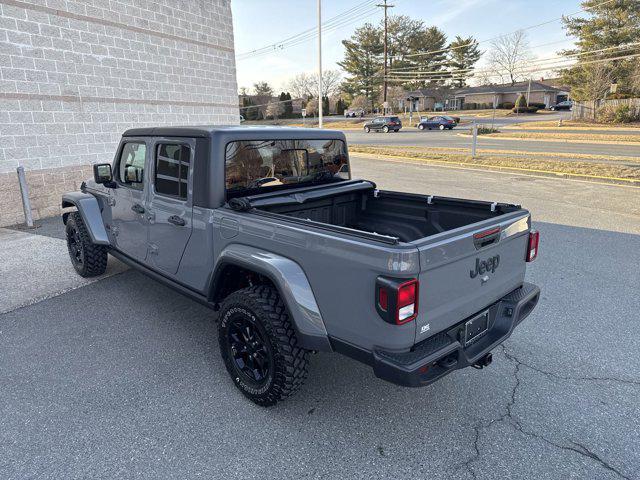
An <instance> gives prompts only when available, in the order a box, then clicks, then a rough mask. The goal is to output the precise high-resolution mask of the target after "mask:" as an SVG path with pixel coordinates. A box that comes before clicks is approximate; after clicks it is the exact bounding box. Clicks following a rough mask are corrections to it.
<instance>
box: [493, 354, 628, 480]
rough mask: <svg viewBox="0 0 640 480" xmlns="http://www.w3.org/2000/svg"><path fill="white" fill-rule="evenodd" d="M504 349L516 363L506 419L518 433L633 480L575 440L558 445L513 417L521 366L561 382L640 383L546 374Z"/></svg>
mask: <svg viewBox="0 0 640 480" xmlns="http://www.w3.org/2000/svg"><path fill="white" fill-rule="evenodd" d="M500 346H501V347H502V351H503V353H504V356H505V357H506V358H507V360H509V361H511V362H513V363H515V368H514V373H513V374H514V377H515V379H516V383H515V385H514V388H513V389H512V391H511V398H510V400H509V403H508V404H507V414H506V415H505V416H504V418H507V417H508V418H509V422H508V423H509V424H510V425H511V426H512V427H513V428H514V429H515V430H517V431H519V432H520V433H522V434H524V435H526V436H528V437H530V438H535V439H537V440H540V441H542V442H544V443H546V444H547V445H550V446H552V447H555V448H558V449H561V450H565V451H571V452H575V453H577V454H579V455H582V456H583V457H587V458H590V459H592V460H594V461H596V462H597V463H598V464H600V466H602V467H603V468H605V469H607V470H609V471H611V472H614V473H615V474H616V475H618V476H619V477H620V478H623V479H625V480H631V477H628V476H627V475H625V474H624V473H623V472H621V471H620V470H618V469H617V468H615V467H614V466H612V465H611V464H610V463H608V462H607V461H606V460H604V459H603V458H602V457H600V456H599V455H598V454H596V453H594V452H593V451H591V450H590V449H589V448H588V447H587V446H585V445H583V444H581V443H579V442H577V441H575V440H569V442H570V443H571V444H572V445H563V444H561V443H557V442H554V441H553V440H550V439H548V438H547V437H545V436H544V435H540V434H538V433H535V432H531V431H529V430H526V429H525V428H524V426H523V425H522V424H521V423H520V422H519V421H518V420H517V419H516V418H515V417H514V416H513V412H512V409H513V406H514V405H515V403H516V393H517V390H518V387H519V386H520V384H521V381H520V377H519V376H518V373H519V372H520V367H521V366H525V367H527V368H530V369H531V370H533V371H535V372H538V373H541V374H542V375H545V376H547V377H551V378H557V379H560V380H565V381H566V380H597V381H616V382H621V383H630V384H632V385H640V382H636V381H633V380H620V379H612V378H608V377H571V376H566V377H565V376H562V375H558V374H555V373H552V372H546V371H544V370H541V369H539V368H536V367H533V366H531V365H529V364H527V363H525V362H522V361H521V360H520V359H518V357H516V356H515V355H514V354H511V353H509V352H508V351H507V348H506V347H505V346H504V345H500Z"/></svg>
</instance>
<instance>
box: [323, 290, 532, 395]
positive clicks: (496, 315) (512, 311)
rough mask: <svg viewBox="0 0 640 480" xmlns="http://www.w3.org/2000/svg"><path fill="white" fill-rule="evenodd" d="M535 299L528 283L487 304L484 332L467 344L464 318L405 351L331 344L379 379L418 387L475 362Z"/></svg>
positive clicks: (510, 329) (506, 333)
mask: <svg viewBox="0 0 640 480" xmlns="http://www.w3.org/2000/svg"><path fill="white" fill-rule="evenodd" d="M539 298H540V289H539V288H538V287H537V286H536V285H533V284H531V283H525V284H524V285H523V286H522V287H520V288H518V289H516V290H514V291H513V292H511V293H509V294H508V295H506V296H504V297H503V298H501V299H500V300H499V301H497V302H496V303H494V304H493V305H491V306H490V307H488V308H489V328H488V329H487V331H486V333H485V334H484V335H483V336H481V337H479V338H478V339H477V340H476V341H474V342H473V343H471V344H469V345H467V346H465V345H464V325H465V323H466V322H467V320H468V319H465V320H463V321H462V322H460V323H458V324H457V325H455V326H453V327H452V328H450V329H449V330H446V331H443V332H440V333H438V334H436V335H434V336H433V337H430V338H428V339H427V340H425V341H423V342H421V343H419V344H418V345H416V346H415V347H414V348H413V350H412V351H409V352H403V353H396V352H386V351H382V350H374V351H373V352H367V351H363V350H361V349H359V348H357V347H354V346H352V345H348V344H345V343H343V342H340V341H336V340H335V339H332V345H333V347H334V349H335V350H336V351H338V352H341V353H344V354H346V355H348V356H350V357H353V358H355V359H357V360H360V361H363V362H364V363H367V364H369V365H371V366H372V367H373V371H374V373H375V375H376V376H377V377H379V378H382V379H383V380H387V381H389V382H391V383H395V384H397V385H402V386H406V387H421V386H425V385H429V384H430V383H433V382H435V381H436V380H438V379H440V378H442V377H444V376H445V375H447V374H449V373H451V372H453V371H454V370H458V369H460V368H464V367H469V366H472V365H475V364H477V363H478V362H479V361H480V360H481V359H482V358H483V357H485V356H486V355H487V354H488V353H489V352H490V351H491V350H493V349H494V348H495V347H497V346H498V345H500V344H501V343H502V342H504V341H505V340H506V339H507V338H509V336H511V333H512V332H513V329H514V328H515V327H516V326H517V325H518V324H519V323H520V322H522V320H524V319H525V318H526V317H527V316H528V315H529V314H530V313H531V312H532V311H533V309H534V308H535V306H536V304H537V303H538V299H539ZM483 310H484V309H483ZM478 313H480V312H478ZM472 317H473V316H472ZM472 317H470V318H472Z"/></svg>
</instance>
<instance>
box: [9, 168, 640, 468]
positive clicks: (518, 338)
mask: <svg viewBox="0 0 640 480" xmlns="http://www.w3.org/2000/svg"><path fill="white" fill-rule="evenodd" d="M353 162H354V173H355V176H359V177H364V178H369V179H371V180H374V181H376V182H377V184H378V185H379V187H380V188H385V189H394V190H406V191H413V192H421V193H430V194H434V195H448V196H453V197H462V198H477V199H483V200H496V201H506V202H514V203H521V204H523V205H524V206H525V207H526V208H529V209H530V210H531V212H532V214H533V216H534V220H535V222H534V223H535V226H536V228H538V229H539V230H540V231H541V247H540V248H541V253H540V257H539V259H538V260H537V261H536V262H535V263H533V264H531V265H530V268H529V269H528V273H527V277H528V278H527V279H528V281H531V282H534V283H536V284H538V285H540V286H541V288H542V292H543V293H542V298H541V301H540V304H539V306H538V307H537V309H536V310H535V311H534V313H533V314H532V315H531V316H530V317H529V318H528V319H527V320H526V321H525V322H524V323H523V324H522V325H521V326H520V327H519V328H518V329H517V330H516V332H515V333H514V335H513V336H512V337H511V338H510V339H509V340H508V341H507V342H506V344H505V345H504V347H503V348H498V349H496V351H495V352H494V362H493V364H492V365H491V366H490V367H489V368H487V369H484V370H481V371H478V370H473V369H466V370H462V371H458V372H455V373H453V374H452V375H449V376H448V377H445V378H444V379H442V380H441V381H439V382H437V383H435V384H434V385H432V386H429V387H426V388H422V389H406V388H401V387H397V386H394V385H391V384H388V383H385V382H383V381H381V380H378V379H377V378H375V377H374V375H373V373H372V372H371V370H370V369H369V368H368V367H365V366H363V365H361V364H359V363H357V362H355V361H352V360H349V359H347V358H345V357H342V356H340V355H338V354H318V355H315V356H313V357H312V361H311V368H310V374H309V379H308V381H307V384H306V385H305V386H304V387H303V388H302V390H301V391H300V392H299V393H298V394H297V395H296V396H295V397H293V398H291V399H289V400H287V401H286V402H283V403H281V404H279V405H278V406H276V407H274V408H270V409H263V408H260V407H257V406H255V405H253V404H251V403H249V402H248V401H246V400H245V399H244V397H242V396H241V394H240V393H239V392H237V391H236V389H235V388H234V387H233V385H232V382H231V380H230V379H229V378H228V376H227V374H226V371H225V370H224V366H223V364H222V360H221V359H220V356H219V352H218V345H217V339H216V334H215V329H216V326H215V323H214V322H213V316H212V312H211V311H209V310H207V309H205V308H204V307H202V306H200V305H198V304H196V303H194V302H192V301H190V300H188V299H186V298H184V297H182V296H180V295H179V294H177V293H175V292H173V291H171V290H169V289H167V288H165V287H163V286H161V285H159V284H157V283H155V282H153V281H152V280H149V279H147V278H146V277H144V276H143V275H141V274H139V273H137V272H134V271H131V270H125V269H122V267H121V266H119V265H117V264H113V265H112V266H111V267H110V273H112V274H113V275H111V276H109V277H107V278H104V279H101V280H99V281H97V282H93V283H76V282H75V281H74V280H72V279H70V278H67V276H71V275H73V273H72V271H71V270H70V267H69V269H68V270H64V267H63V266H62V264H60V265H61V266H59V267H55V268H53V267H51V266H50V265H43V266H42V268H41V269H37V270H38V271H39V273H29V272H27V271H26V270H28V268H27V267H26V266H25V264H26V262H29V261H32V262H33V261H36V262H58V261H59V260H60V259H65V260H66V258H65V255H66V248H65V245H64V242H63V241H62V240H61V239H59V238H56V237H59V236H60V232H61V229H60V227H59V226H56V225H59V224H58V223H57V221H52V222H45V224H46V226H45V227H43V228H42V229H40V230H36V233H37V234H42V235H41V236H42V237H43V239H42V240H41V242H43V244H44V245H46V248H47V249H48V250H47V251H48V252H52V253H50V254H48V255H47V256H44V255H38V252H37V251H35V250H34V251H32V252H29V251H26V252H21V253H20V254H21V255H23V257H22V258H23V260H21V261H16V260H15V258H13V256H12V258H9V255H7V257H6V262H11V261H13V262H14V263H13V264H14V265H15V268H12V269H9V268H8V267H7V265H8V263H5V264H4V266H3V267H2V268H3V269H2V270H0V272H1V273H2V276H1V280H0V292H4V293H2V294H1V295H0V307H2V308H4V309H3V310H0V311H5V313H3V314H1V315H0V366H1V368H0V427H1V428H0V478H2V479H24V478H38V479H45V478H52V479H53V478H55V479H60V478H180V479H182V478H192V477H197V476H200V477H203V478H229V479H231V478H243V479H247V478H257V479H263V478H394V479H404V478H429V479H444V478H461V479H481V478H484V479H496V478H509V479H530V478H538V479H568V478H576V479H592V478H594V479H595V478H598V479H619V478H624V479H635V478H640V401H638V398H639V395H640V374H639V372H640V359H639V357H638V352H639V345H640V341H639V340H638V337H636V335H637V332H638V323H639V322H640V300H639V296H638V290H639V289H638V286H639V285H640V268H639V266H638V251H640V189H637V188H630V187H621V186H614V185H600V184H595V183H585V182H579V181H569V180H562V179H553V178H537V177H531V176H522V175H517V174H508V173H498V172H478V171H473V170H465V169H453V168H442V167H433V166H427V165H421V164H417V163H400V162H382V161H377V160H370V159H367V158H363V157H354V159H353ZM14 233H15V232H14ZM14 233H11V232H9V233H7V231H6V230H5V231H4V234H5V235H9V236H10V235H13V234H14ZM20 235H29V236H32V235H34V234H33V233H28V234H24V233H20ZM0 242H2V237H1V236H0ZM4 245H5V244H3V243H0V246H1V248H5V246H4ZM34 245H35V243H34ZM38 245H40V244H39V243H38ZM33 248H34V249H36V248H40V247H38V246H34V247H33ZM47 259H49V260H47ZM56 265H58V264H57V263H56ZM52 271H53V272H55V276H56V277H55V278H54V279H53V280H52V277H51V275H53V273H48V272H52ZM65 272H67V273H65ZM60 277H62V279H60ZM61 281H67V282H69V286H68V288H64V289H59V288H58V289H57V287H58V286H59V282H61ZM15 282H27V283H28V285H29V288H30V289H29V290H27V291H28V292H29V293H28V294H25V293H24V292H25V288H20V289H17V288H14V289H13V290H12V291H16V292H17V293H15V294H12V295H18V294H22V295H23V296H24V295H26V297H25V298H22V299H21V300H20V301H19V302H17V303H16V302H15V301H13V300H12V299H11V298H9V295H8V294H7V293H6V292H9V291H10V289H9V286H10V285H12V284H14V283H15ZM14 287H15V286H14ZM20 292H22V293H20ZM30 298H31V299H33V301H34V302H35V303H33V302H30V301H29V299H30ZM12 301H13V303H10V302H12ZM5 305H10V306H9V307H7V308H5V307H4V306H5Z"/></svg>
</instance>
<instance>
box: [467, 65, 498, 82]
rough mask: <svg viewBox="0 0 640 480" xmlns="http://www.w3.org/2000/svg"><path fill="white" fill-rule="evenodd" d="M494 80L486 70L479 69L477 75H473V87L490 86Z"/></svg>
mask: <svg viewBox="0 0 640 480" xmlns="http://www.w3.org/2000/svg"><path fill="white" fill-rule="evenodd" d="M494 78H495V77H494V76H493V75H491V73H490V72H489V71H488V70H485V69H482V68H481V69H479V70H478V71H477V73H474V74H473V79H472V82H473V83H474V84H475V85H490V84H491V83H493V79H494Z"/></svg>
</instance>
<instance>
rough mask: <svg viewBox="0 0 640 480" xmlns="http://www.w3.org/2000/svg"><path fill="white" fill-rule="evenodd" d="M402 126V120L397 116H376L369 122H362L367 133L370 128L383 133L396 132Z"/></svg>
mask: <svg viewBox="0 0 640 480" xmlns="http://www.w3.org/2000/svg"><path fill="white" fill-rule="evenodd" d="M401 128H402V122H401V121H400V119H399V118H398V117H376V118H374V119H373V120H371V121H370V122H367V123H365V124H364V131H365V132H367V133H369V132H370V131H371V130H373V131H376V132H379V131H381V130H382V131H383V132H384V133H388V132H391V131H393V132H398V131H400V129H401Z"/></svg>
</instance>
